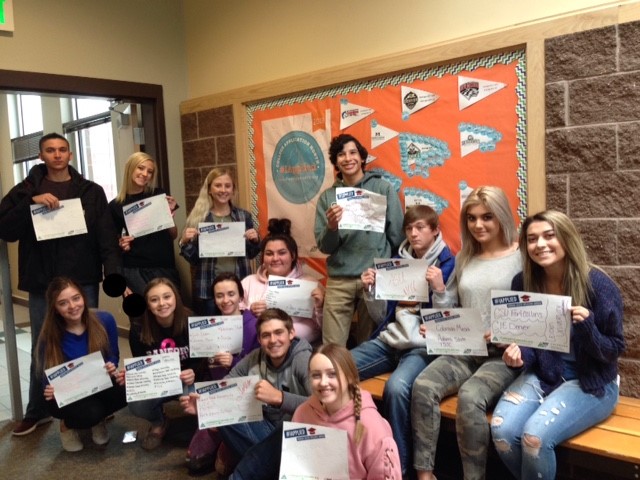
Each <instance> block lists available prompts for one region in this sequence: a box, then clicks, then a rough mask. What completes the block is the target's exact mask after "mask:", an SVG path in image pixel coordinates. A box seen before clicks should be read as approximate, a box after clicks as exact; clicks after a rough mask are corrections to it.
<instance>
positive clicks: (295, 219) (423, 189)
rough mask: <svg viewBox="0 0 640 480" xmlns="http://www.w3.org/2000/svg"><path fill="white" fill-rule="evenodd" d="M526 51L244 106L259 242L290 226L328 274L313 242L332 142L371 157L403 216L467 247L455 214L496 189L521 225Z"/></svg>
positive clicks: (316, 266)
mask: <svg viewBox="0 0 640 480" xmlns="http://www.w3.org/2000/svg"><path fill="white" fill-rule="evenodd" d="M525 73H526V69H525V51H524V50H515V51H509V52H503V53H497V54H493V55H487V56H482V57H478V58H473V59H469V60H464V61H460V62H457V63H453V64H447V65H443V66H438V67H432V68H426V69H423V70H419V71H411V72H406V73H402V74H396V75H390V76H386V77H381V78H376V79H371V80H366V81H362V82H353V83H348V84H344V85H338V86H334V87H330V88H326V89H322V90H315V91H313V92H309V93H304V94H296V95H292V96H289V97H285V98H279V99H276V100H270V101H264V102H259V103H254V104H248V105H247V122H248V125H247V128H248V133H249V135H248V136H249V151H250V159H249V165H250V170H251V175H250V177H251V179H252V180H251V207H252V209H253V213H254V216H255V217H256V218H257V220H258V226H259V228H260V232H261V233H262V234H265V233H266V225H267V222H268V219H269V218H273V217H277V218H283V217H286V218H289V219H290V220H291V222H292V234H293V236H294V238H295V239H296V241H297V243H298V246H299V250H300V256H301V257H302V258H304V259H305V260H306V262H305V263H306V264H307V266H309V267H311V268H312V269H313V270H315V271H317V272H319V273H320V274H324V271H325V267H324V257H325V256H324V255H323V254H322V253H321V252H319V251H318V249H317V245H316V242H315V238H314V233H313V230H314V220H315V214H316V212H315V209H316V201H317V199H318V197H319V195H320V193H322V191H324V190H325V189H326V188H328V187H329V186H331V185H332V183H333V182H334V178H335V170H334V168H333V165H332V164H331V162H330V161H329V157H328V147H329V144H330V142H331V138H332V137H334V136H336V135H338V134H340V133H349V134H351V135H353V136H355V137H356V138H358V140H359V141H360V142H361V143H362V144H363V145H364V146H365V147H366V148H367V150H368V152H369V157H368V158H367V166H366V170H368V171H374V172H378V173H380V174H381V175H382V176H383V178H385V179H386V180H388V181H389V182H390V183H391V184H392V185H393V186H394V188H395V189H396V191H397V192H398V195H399V197H400V200H401V202H402V203H403V205H404V206H405V207H407V206H409V205H412V204H428V205H430V206H432V207H433V208H434V209H435V210H436V211H437V212H438V214H439V215H440V222H441V229H442V234H443V237H444V239H445V241H446V242H447V244H448V245H449V246H450V247H451V249H452V250H453V251H454V252H457V251H458V250H459V249H460V231H459V213H460V205H461V204H462V202H463V201H464V199H465V198H466V196H467V195H468V194H469V193H470V192H471V190H473V189H474V188H476V187H478V186H481V185H497V186H499V187H501V188H502V189H503V190H504V191H505V193H506V194H507V196H508V198H509V201H510V204H511V208H512V210H513V213H514V216H516V218H517V219H519V220H522V219H524V217H525V216H526V212H527V205H526V201H527V196H526V192H527V178H526V172H527V168H526V167H527V159H526V98H525V86H526V85H525Z"/></svg>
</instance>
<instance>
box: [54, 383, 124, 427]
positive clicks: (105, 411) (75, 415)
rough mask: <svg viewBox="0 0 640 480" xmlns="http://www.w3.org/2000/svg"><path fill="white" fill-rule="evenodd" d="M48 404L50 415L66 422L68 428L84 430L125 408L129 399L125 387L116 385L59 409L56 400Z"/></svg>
mask: <svg viewBox="0 0 640 480" xmlns="http://www.w3.org/2000/svg"><path fill="white" fill-rule="evenodd" d="M46 403H47V409H48V410H49V414H50V415H51V416H53V417H55V418H59V419H60V420H64V424H65V425H66V427H67V428H72V429H84V428H91V427H93V426H94V425H97V424H98V423H100V422H101V421H102V420H104V418H105V417H107V416H109V415H111V414H112V413H114V412H117V411H118V410H120V409H121V408H123V407H125V406H126V405H127V397H126V393H125V388H124V387H121V386H119V385H114V386H113V387H111V388H108V389H106V390H102V391H101V392H98V393H94V394H93V395H91V396H90V397H85V398H83V399H81V400H78V401H77V402H73V403H71V404H69V405H67V406H65V407H62V408H60V407H58V404H57V403H56V401H55V399H54V400H50V401H47V402H46Z"/></svg>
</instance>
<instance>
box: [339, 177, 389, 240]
mask: <svg viewBox="0 0 640 480" xmlns="http://www.w3.org/2000/svg"><path fill="white" fill-rule="evenodd" d="M336 203H337V204H338V205H340V206H341V207H342V209H343V210H342V219H341V220H340V223H338V228H339V229H340V230H368V231H371V232H380V233H382V232H384V227H385V219H386V215H387V197H385V196H384V195H380V194H378V193H374V192H370V191H369V190H364V189H362V188H352V187H338V188H336Z"/></svg>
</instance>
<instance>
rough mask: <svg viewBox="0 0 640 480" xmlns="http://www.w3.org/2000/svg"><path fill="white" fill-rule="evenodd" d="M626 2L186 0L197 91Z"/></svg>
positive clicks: (193, 91)
mask: <svg viewBox="0 0 640 480" xmlns="http://www.w3.org/2000/svg"><path fill="white" fill-rule="evenodd" d="M625 3H632V2H630V1H624V0H623V1H611V0H610V1H603V0H562V1H558V0H536V1H529V2H524V1H519V0H475V1H471V0H446V1H441V0H394V1H393V2H390V1H389V0H348V1H345V0H322V1H313V0H271V1H265V0H242V1H228V0H185V1H184V19H185V30H186V45H187V63H188V68H189V98H196V97H201V96H204V95H209V94H212V93H218V92H224V91H227V90H232V89H236V88H239V87H245V86H249V85H256V84H260V83H263V82H268V81H272V80H275V79H280V78H287V77H291V76H295V75H300V74H304V73H307V72H314V71H317V70H322V69H326V68H330V67H335V66H339V65H347V64H351V63H353V62H359V61H362V60H367V59H372V58H378V57H384V56H386V55H393V54H395V53H398V52H405V51H407V50H411V49H415V48H422V47H425V46H430V45H435V44H438V43H441V42H447V41H450V40H452V39H457V38H461V37H466V36H470V35H476V34H479V33H486V32H490V31H495V30H502V29H505V28H508V27H512V26H519V25H522V24H527V23H533V22H536V21H540V20H545V19H548V18H550V17H557V16H562V15H565V14H567V13H570V12H573V13H575V12H584V11H589V10H593V9H598V8H601V7H606V6H612V5H617V4H625ZM391 6H392V7H391Z"/></svg>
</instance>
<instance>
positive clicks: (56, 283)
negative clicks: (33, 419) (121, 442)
mask: <svg viewBox="0 0 640 480" xmlns="http://www.w3.org/2000/svg"><path fill="white" fill-rule="evenodd" d="M46 299H47V315H46V317H45V319H44V325H43V326H42V330H41V332H40V336H39V337H38V349H37V352H38V367H39V369H40V371H41V372H44V370H45V369H47V368H51V367H55V366H56V365H60V364H62V363H64V362H68V361H70V360H75V359H76V358H79V357H83V356H85V355H88V354H89V353H92V352H97V351H100V352H102V356H103V358H104V360H105V369H106V370H107V373H109V375H110V376H111V377H113V378H117V375H118V374H117V371H116V368H117V366H118V360H119V355H120V353H119V350H118V330H117V328H116V322H115V320H114V318H113V316H112V315H111V314H110V313H107V312H92V311H90V310H89V309H88V308H86V307H85V305H86V303H87V298H86V295H85V293H84V291H83V290H82V288H81V287H80V285H79V284H77V283H76V282H75V281H73V280H71V279H69V278H65V277H56V278H54V279H53V280H52V281H51V283H50V284H49V288H48V289H47V293H46ZM44 398H45V400H47V402H46V403H47V409H48V410H49V413H50V414H51V415H52V416H53V417H55V418H59V419H60V439H61V441H62V448H64V449H65V450H66V451H68V452H77V451H79V450H82V448H83V445H82V441H81V440H80V437H79V435H78V432H77V430H78V429H85V428H91V436H92V439H93V442H94V443H95V444H97V445H104V444H106V443H107V442H108V441H109V432H108V431H107V427H106V426H105V421H104V420H105V417H108V416H109V415H111V414H112V413H113V412H115V411H117V410H120V409H121V408H123V407H124V406H125V405H126V404H127V401H126V397H125V390H124V388H123V387H122V386H119V385H117V384H115V382H114V386H112V387H111V388H108V389H107V390H103V391H101V392H98V393H94V394H93V395H91V396H89V397H85V398H83V399H81V400H78V401H76V402H73V403H71V404H69V405H67V406H64V407H62V408H60V407H58V405H57V403H56V401H55V390H54V388H53V386H52V385H46V386H45V389H44Z"/></svg>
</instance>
